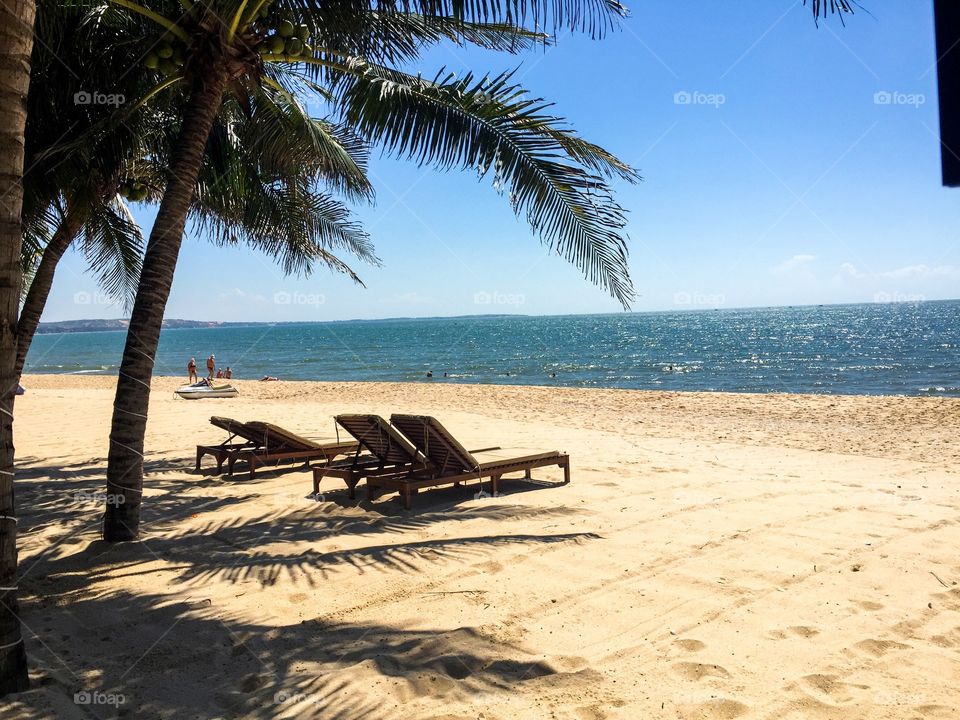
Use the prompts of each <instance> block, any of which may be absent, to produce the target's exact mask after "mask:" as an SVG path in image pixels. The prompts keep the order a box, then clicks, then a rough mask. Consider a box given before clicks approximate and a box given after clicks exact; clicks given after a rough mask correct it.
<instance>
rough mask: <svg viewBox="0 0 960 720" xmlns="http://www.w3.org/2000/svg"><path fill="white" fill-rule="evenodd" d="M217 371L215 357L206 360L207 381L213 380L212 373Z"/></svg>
mask: <svg viewBox="0 0 960 720" xmlns="http://www.w3.org/2000/svg"><path fill="white" fill-rule="evenodd" d="M216 369H217V356H216V355H211V356H210V357H208V358H207V380H213V371H214V370H216Z"/></svg>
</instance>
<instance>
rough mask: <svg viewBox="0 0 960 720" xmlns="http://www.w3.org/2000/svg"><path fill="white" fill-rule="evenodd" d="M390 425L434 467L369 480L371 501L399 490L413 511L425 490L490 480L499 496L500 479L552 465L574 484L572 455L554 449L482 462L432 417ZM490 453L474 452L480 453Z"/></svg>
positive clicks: (399, 419)
mask: <svg viewBox="0 0 960 720" xmlns="http://www.w3.org/2000/svg"><path fill="white" fill-rule="evenodd" d="M390 422H391V423H392V424H393V426H394V427H395V428H397V429H398V430H399V431H400V432H402V433H403V434H404V436H406V438H407V439H409V440H410V442H411V443H413V445H414V447H416V448H417V449H418V450H419V451H420V452H421V453H423V454H424V455H425V456H426V458H427V459H428V460H429V461H430V463H431V466H430V467H429V468H427V469H426V470H422V471H417V470H414V471H411V472H409V473H406V474H404V475H401V476H386V477H369V478H367V497H368V498H371V497H373V493H374V491H375V490H376V489H377V488H383V489H386V490H397V491H399V492H400V493H401V495H402V496H403V506H404V507H405V508H406V509H407V510H409V509H410V506H411V502H412V496H413V495H415V494H416V493H417V492H419V491H420V490H421V489H423V488H428V487H435V486H437V485H449V484H453V485H459V484H460V483H462V482H466V481H468V480H479V481H480V483H481V486H482V483H483V479H484V478H487V477H488V478H490V485H491V491H492V492H493V493H494V494H496V493H497V492H498V490H499V483H500V478H501V477H503V476H504V475H506V474H507V473H515V472H522V473H523V476H524V478H527V479H529V478H530V471H531V470H533V469H534V468H539V467H546V466H550V465H556V466H557V467H561V468H563V482H564V483H568V482H570V456H569V455H567V454H566V453H562V452H558V451H555V450H554V451H551V452H543V453H532V454H528V455H521V456H518V457H498V458H494V459H490V460H483V461H481V460H478V459H477V458H475V457H474V456H473V454H472V453H471V452H469V451H468V450H466V449H465V448H464V447H463V445H461V444H460V443H459V442H457V440H456V438H454V437H453V436H452V435H451V434H450V433H449V432H448V431H447V429H446V428H445V427H444V426H443V425H441V424H440V422H439V421H438V420H437V419H436V418H432V417H430V416H428V415H392V416H391V417H390ZM488 450H499V448H489V449H488ZM488 450H487V451H488ZM487 451H485V450H475V451H474V452H476V453H478V454H480V453H483V452H487Z"/></svg>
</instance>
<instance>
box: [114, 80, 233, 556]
mask: <svg viewBox="0 0 960 720" xmlns="http://www.w3.org/2000/svg"><path fill="white" fill-rule="evenodd" d="M226 83H227V73H226V70H225V69H224V67H223V65H222V63H214V64H213V66H212V67H211V68H210V70H209V71H207V72H205V73H199V72H198V73H197V80H196V81H195V82H194V85H193V88H192V90H191V94H190V101H189V102H188V104H187V107H186V109H185V110H184V116H183V124H182V125H181V127H180V135H179V137H178V138H177V145H176V151H175V152H176V154H175V155H174V159H173V162H172V163H171V165H170V179H169V181H168V183H167V188H166V191H165V192H164V195H163V200H162V201H161V202H160V208H159V210H158V211H157V219H156V220H155V221H154V223H153V230H152V231H151V232H150V240H149V242H148V243H147V252H146V254H145V255H144V258H143V270H142V271H141V273H140V284H139V286H138V288H137V297H136V299H135V300H134V303H133V311H132V313H131V314H130V326H129V327H128V328H127V342H126V345H125V347H124V349H123V359H122V361H121V362H120V374H119V377H118V378H117V394H116V398H115V400H114V403H113V424H112V426H111V429H110V451H109V454H108V459H107V499H108V501H107V503H106V507H105V512H104V520H103V539H104V540H107V541H109V542H121V541H124V540H136V539H137V537H138V536H139V532H140V498H141V495H142V492H143V439H144V434H145V432H146V429H147V410H148V405H149V402H150V378H151V377H152V376H153V362H154V357H155V355H156V352H157V344H158V343H159V342H160V327H161V325H162V324H163V311H164V309H165V308H166V306H167V298H168V297H169V296H170V286H171V285H172V284H173V271H174V268H175V267H176V264H177V256H178V255H179V253H180V242H181V240H182V239H183V231H184V227H185V226H186V222H187V213H188V211H189V209H190V202H191V200H192V199H193V193H194V191H195V188H196V184H197V175H198V174H199V172H200V164H201V162H202V160H203V154H204V150H205V148H206V144H207V138H208V137H209V135H210V129H211V128H212V127H213V121H214V120H215V118H216V116H217V112H218V111H219V109H220V103H221V101H222V99H223V92H224V88H225V87H226Z"/></svg>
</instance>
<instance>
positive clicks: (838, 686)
mask: <svg viewBox="0 0 960 720" xmlns="http://www.w3.org/2000/svg"><path fill="white" fill-rule="evenodd" d="M803 684H804V685H805V686H806V687H807V691H808V693H809V694H810V695H811V696H812V697H814V698H815V699H816V700H817V701H818V702H821V703H824V704H829V705H847V704H849V703H851V702H853V696H852V695H851V694H850V692H849V691H848V690H847V687H848V684H847V683H845V682H843V681H842V680H840V679H839V678H838V677H837V676H836V675H821V674H814V675H804V677H803ZM849 687H856V688H860V689H868V687H867V686H866V685H849Z"/></svg>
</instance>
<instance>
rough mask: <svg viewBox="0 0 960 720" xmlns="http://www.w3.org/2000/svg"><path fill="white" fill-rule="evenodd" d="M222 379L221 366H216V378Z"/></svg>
mask: <svg viewBox="0 0 960 720" xmlns="http://www.w3.org/2000/svg"><path fill="white" fill-rule="evenodd" d="M222 379H223V368H217V380H222Z"/></svg>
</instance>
